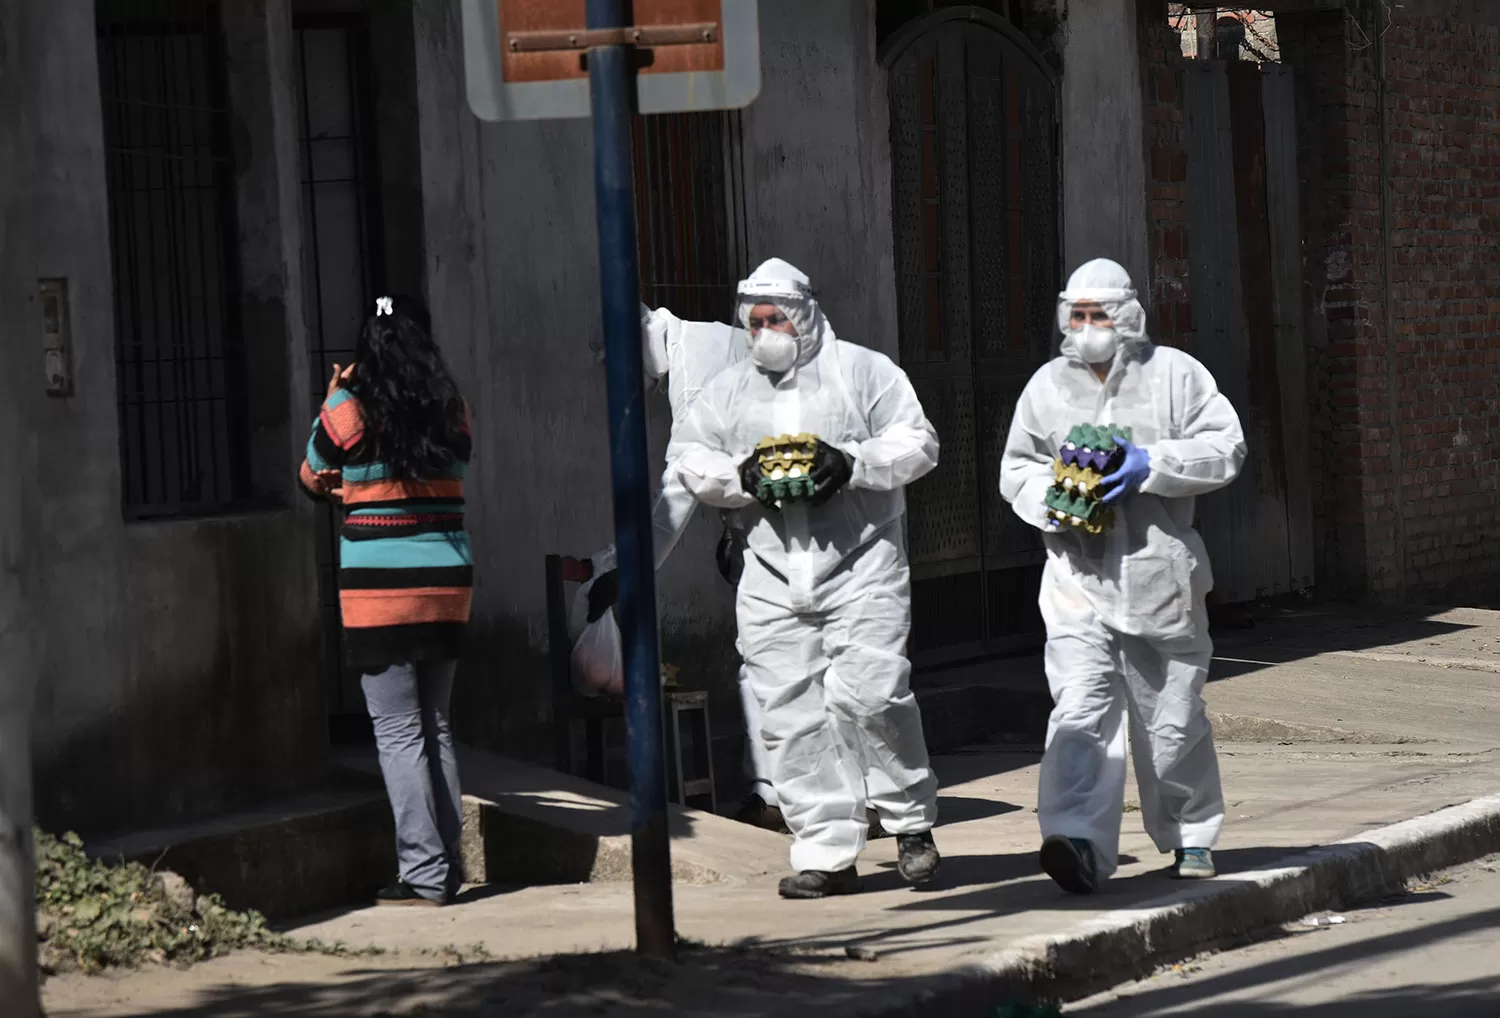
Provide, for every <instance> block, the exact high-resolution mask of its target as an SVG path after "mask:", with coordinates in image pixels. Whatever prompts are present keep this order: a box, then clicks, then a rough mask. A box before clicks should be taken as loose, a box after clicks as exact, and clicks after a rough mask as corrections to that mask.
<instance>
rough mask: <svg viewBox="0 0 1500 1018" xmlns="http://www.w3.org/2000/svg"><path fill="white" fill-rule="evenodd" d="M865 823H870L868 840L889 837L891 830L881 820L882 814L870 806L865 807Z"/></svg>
mask: <svg viewBox="0 0 1500 1018" xmlns="http://www.w3.org/2000/svg"><path fill="white" fill-rule="evenodd" d="M865 823H867V824H869V830H868V831H866V832H865V840H866V841H879V840H880V839H881V838H889V837H890V836H891V835H890V832H889V831H887V830H886V829H885V825H884V824H882V823H881V822H880V814H879V813H876V812H875V811H874V810H873V809H869V808H868V807H867V808H866V809H865Z"/></svg>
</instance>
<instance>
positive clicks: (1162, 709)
mask: <svg viewBox="0 0 1500 1018" xmlns="http://www.w3.org/2000/svg"><path fill="white" fill-rule="evenodd" d="M1075 301H1097V302H1099V303H1100V304H1101V305H1102V306H1103V308H1104V310H1105V311H1106V312H1108V313H1109V314H1110V317H1111V318H1112V319H1113V321H1114V327H1115V330H1116V332H1117V333H1118V336H1119V349H1118V352H1117V353H1116V355H1115V357H1114V361H1113V363H1112V365H1111V367H1110V370H1109V374H1108V377H1107V378H1106V380H1105V381H1103V382H1101V381H1100V380H1099V378H1098V377H1097V376H1096V375H1095V374H1094V372H1093V370H1092V368H1090V366H1089V365H1088V364H1086V363H1084V361H1083V359H1082V358H1081V357H1080V356H1079V354H1078V349H1077V347H1076V345H1075V342H1074V335H1075V334H1073V333H1072V332H1071V331H1070V327H1069V321H1068V316H1069V314H1070V311H1071V308H1072V305H1073V303H1074V302H1075ZM1058 322H1059V325H1060V327H1061V328H1062V330H1063V343H1062V351H1061V356H1059V357H1057V358H1055V359H1054V360H1052V361H1051V362H1050V363H1048V364H1046V365H1045V366H1044V367H1042V368H1041V370H1039V371H1038V372H1037V373H1036V375H1035V376H1033V377H1032V379H1031V381H1030V382H1029V383H1027V385H1026V388H1025V390H1024V391H1023V392H1022V394H1021V398H1020V401H1019V402H1018V403H1017V405H1016V411H1015V417H1014V418H1013V420H1012V422H1011V428H1010V436H1009V438H1008V439H1007V441H1006V444H1005V454H1004V458H1003V461H1002V465H1001V473H1000V492H1001V494H1002V495H1003V496H1004V497H1005V499H1006V500H1007V501H1009V502H1010V503H1011V505H1012V507H1013V508H1014V509H1015V512H1016V515H1018V516H1020V517H1021V519H1023V520H1025V521H1026V522H1028V523H1030V524H1031V525H1032V526H1035V527H1037V528H1038V529H1040V530H1042V531H1043V532H1044V533H1045V535H1046V536H1045V537H1044V542H1045V544H1046V547H1047V564H1046V568H1045V570H1044V572H1043V574H1042V589H1041V598H1040V602H1041V610H1042V617H1043V619H1044V620H1045V622H1046V624H1047V650H1046V668H1047V681H1048V683H1049V685H1050V686H1051V689H1052V696H1053V699H1054V700H1055V702H1056V708H1055V709H1054V711H1053V713H1052V719H1051V724H1050V726H1049V730H1048V734H1047V752H1046V756H1045V758H1044V759H1043V761H1042V771H1041V779H1040V789H1039V799H1040V803H1039V808H1038V813H1039V814H1040V820H1041V826H1042V834H1043V836H1044V837H1047V836H1052V835H1062V836H1064V837H1067V838H1076V839H1082V840H1086V841H1088V842H1090V843H1092V845H1093V847H1094V852H1095V860H1096V865H1097V873H1098V876H1099V877H1100V878H1104V877H1107V876H1109V875H1110V874H1111V873H1113V872H1114V870H1115V868H1116V865H1117V858H1118V854H1119V840H1120V816H1121V810H1122V807H1123V799H1124V792H1125V746H1126V727H1125V726H1126V717H1127V715H1128V718H1129V724H1130V732H1131V738H1130V742H1131V743H1132V745H1133V751H1134V757H1135V764H1136V775H1137V778H1138V780H1139V782H1140V786H1141V788H1140V792H1141V813H1142V818H1143V820H1144V822H1145V826H1146V830H1147V832H1148V833H1149V834H1150V835H1151V837H1152V839H1153V840H1154V841H1155V842H1156V845H1157V847H1158V848H1159V849H1161V850H1162V851H1163V852H1170V851H1172V850H1174V849H1178V848H1212V847H1213V845H1214V843H1215V841H1216V840H1217V838H1218V835H1219V829H1220V827H1221V826H1222V824H1223V819H1224V805H1223V795H1222V792H1221V790H1220V785H1219V766H1218V759H1217V757H1216V755H1215V753H1214V745H1213V736H1212V733H1211V731H1210V729H1209V723H1208V718H1207V716H1206V713H1205V711H1204V705H1203V698H1202V691H1203V685H1204V683H1205V681H1206V680H1207V678H1208V667H1209V661H1210V658H1211V657H1212V655H1213V644H1212V642H1211V641H1210V639H1209V635H1208V619H1207V612H1206V609H1205V606H1204V598H1205V596H1206V595H1207V594H1208V592H1209V590H1210V589H1212V587H1213V574H1212V572H1211V571H1210V569H1209V562H1208V553H1207V551H1206V550H1205V548H1204V545H1203V541H1202V539H1201V538H1200V537H1199V536H1198V533H1197V532H1196V531H1195V530H1194V529H1193V500H1194V497H1195V496H1197V495H1203V494H1207V493H1208V492H1211V491H1215V490H1217V489H1219V488H1222V487H1224V486H1226V485H1227V484H1229V483H1230V482H1231V481H1233V480H1234V479H1235V477H1236V476H1237V475H1238V473H1239V470H1240V466H1241V464H1242V463H1243V462H1244V458H1245V439H1244V434H1243V433H1242V431H1241V429H1240V422H1239V418H1238V416H1237V415H1236V414H1235V411H1234V407H1233V406H1232V405H1230V402H1229V400H1228V399H1227V398H1225V397H1224V396H1223V395H1222V394H1221V393H1220V392H1219V389H1218V386H1217V385H1216V384H1215V382H1214V379H1213V376H1212V375H1210V374H1209V372H1208V369H1207V368H1205V367H1204V366H1203V365H1202V364H1200V363H1198V361H1196V360H1194V359H1193V358H1192V357H1190V356H1188V355H1187V354H1185V353H1183V352H1182V351H1180V350H1174V349H1171V348H1169V347H1159V346H1154V345H1153V344H1152V343H1151V341H1150V339H1149V338H1147V336H1146V333H1145V312H1144V311H1143V310H1142V308H1141V305H1140V303H1139V302H1138V301H1137V300H1136V294H1135V290H1134V289H1133V288H1132V287H1131V283H1130V277H1129V275H1128V274H1126V272H1125V270H1124V269H1123V268H1121V267H1120V266H1119V265H1117V264H1115V263H1114V262H1111V261H1107V260H1104V259H1099V260H1097V261H1093V262H1089V263H1088V264H1086V265H1084V266H1082V267H1081V268H1080V269H1078V271H1077V272H1075V273H1074V274H1073V277H1072V278H1071V279H1070V280H1069V281H1068V288H1067V289H1066V290H1064V291H1063V293H1062V294H1061V295H1060V298H1059V305H1058ZM1078 424H1099V425H1103V424H1117V425H1123V426H1126V427H1129V428H1131V429H1132V431H1133V436H1132V440H1133V443H1134V444H1135V445H1137V446H1139V447H1140V448H1142V449H1145V450H1146V451H1147V452H1148V453H1149V454H1150V458H1151V463H1150V466H1151V472H1150V475H1149V477H1148V478H1147V479H1146V480H1145V482H1144V484H1142V486H1141V488H1140V490H1139V491H1137V492H1134V493H1131V494H1128V495H1126V496H1125V497H1123V498H1122V499H1120V500H1119V501H1118V502H1116V503H1115V509H1114V512H1115V522H1114V525H1113V527H1112V528H1111V529H1110V530H1108V531H1107V532H1105V533H1104V534H1103V535H1100V536H1097V537H1095V536H1089V535H1088V534H1086V533H1084V532H1082V531H1074V530H1071V529H1064V530H1063V531H1061V532H1059V531H1056V530H1053V529H1050V528H1049V527H1048V524H1047V520H1046V515H1045V512H1046V507H1045V503H1044V498H1045V494H1046V491H1047V488H1048V487H1049V486H1050V485H1051V484H1052V483H1053V467H1052V463H1053V460H1054V458H1055V457H1056V456H1057V453H1058V449H1059V448H1060V447H1061V445H1062V443H1063V442H1064V441H1065V439H1066V438H1067V434H1068V432H1069V430H1070V429H1071V428H1072V427H1073V426H1074V425H1078Z"/></svg>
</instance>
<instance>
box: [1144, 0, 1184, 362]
mask: <svg viewBox="0 0 1500 1018" xmlns="http://www.w3.org/2000/svg"><path fill="white" fill-rule="evenodd" d="M1141 42H1142V47H1143V49H1144V50H1145V55H1146V62H1145V69H1144V73H1145V79H1146V80H1145V89H1146V107H1145V111H1146V117H1145V120H1146V157H1147V158H1146V173H1147V185H1146V186H1147V195H1146V197H1147V208H1146V215H1147V220H1148V223H1149V225H1150V229H1151V250H1150V255H1151V266H1150V271H1151V279H1150V282H1149V301H1147V303H1148V310H1149V311H1150V312H1151V318H1152V328H1153V332H1152V338H1153V339H1155V340H1156V341H1157V342H1159V343H1164V344H1166V345H1168V346H1176V347H1181V348H1183V349H1186V348H1187V346H1188V340H1189V337H1190V335H1191V333H1192V331H1193V318H1192V310H1191V306H1190V305H1189V303H1188V234H1187V149H1186V147H1185V142H1184V139H1183V109H1182V60H1183V57H1182V49H1181V42H1180V40H1179V39H1178V37H1177V33H1176V32H1174V31H1173V30H1172V27H1171V25H1170V24H1168V22H1167V20H1166V18H1165V17H1153V18H1150V20H1148V21H1147V23H1146V24H1145V25H1144V27H1143V30H1142V40H1141Z"/></svg>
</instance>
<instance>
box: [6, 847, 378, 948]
mask: <svg viewBox="0 0 1500 1018" xmlns="http://www.w3.org/2000/svg"><path fill="white" fill-rule="evenodd" d="M35 844H36V910H37V933H38V937H37V939H38V945H37V948H38V960H39V962H40V964H41V966H42V970H43V971H44V972H47V973H55V972H69V971H76V972H85V973H91V974H92V973H96V972H99V971H101V970H103V969H107V968H137V967H139V966H141V965H143V964H147V963H154V964H158V965H168V964H175V965H187V964H191V963H193V962H197V961H205V960H207V959H209V958H216V957H219V956H221V955H225V954H228V953H229V952H231V951H236V950H240V949H242V948H254V949H257V950H261V951H273V952H283V953H288V952H302V953H319V954H337V955H350V954H373V953H378V951H377V950H376V949H370V948H365V949H358V950H356V949H351V948H349V947H347V946H346V945H343V944H327V943H324V942H322V941H318V940H299V939H295V938H293V937H288V936H285V935H283V934H280V933H277V932H276V931H274V930H272V929H271V928H270V927H269V926H267V925H266V920H265V917H264V916H262V915H261V914H260V913H259V912H253V911H252V912H236V911H234V910H233V909H230V908H228V907H226V906H225V905H224V903H223V902H222V901H221V900H220V899H219V898H218V896H217V895H212V894H206V895H196V894H194V893H193V891H192V888H190V887H188V886H187V883H186V881H183V880H182V879H181V878H180V877H176V876H175V875H174V874H159V873H155V872H153V871H152V870H150V869H148V868H147V867H145V866H143V865H141V864H140V863H126V862H122V863H120V864H119V865H109V864H108V863H105V862H101V861H98V860H94V859H90V858H89V857H88V855H87V854H86V853H85V852H84V850H83V841H82V839H80V838H79V837H78V835H76V834H72V833H69V834H65V835H63V836H62V837H61V838H57V837H53V836H52V835H50V834H47V833H45V832H43V831H36V832H35Z"/></svg>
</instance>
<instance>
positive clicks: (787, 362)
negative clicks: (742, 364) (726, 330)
mask: <svg viewBox="0 0 1500 1018" xmlns="http://www.w3.org/2000/svg"><path fill="white" fill-rule="evenodd" d="M799 346H800V344H799V343H798V342H797V337H796V336H788V335H787V334H786V333H784V332H777V331H776V330H775V329H761V330H760V331H759V332H757V333H754V334H753V335H751V337H750V359H751V360H752V361H754V362H755V366H756V367H758V368H762V369H764V370H766V371H769V372H771V373H773V374H781V373H782V372H784V371H790V370H791V369H792V365H793V364H796V363H797V350H798V348H799Z"/></svg>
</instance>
